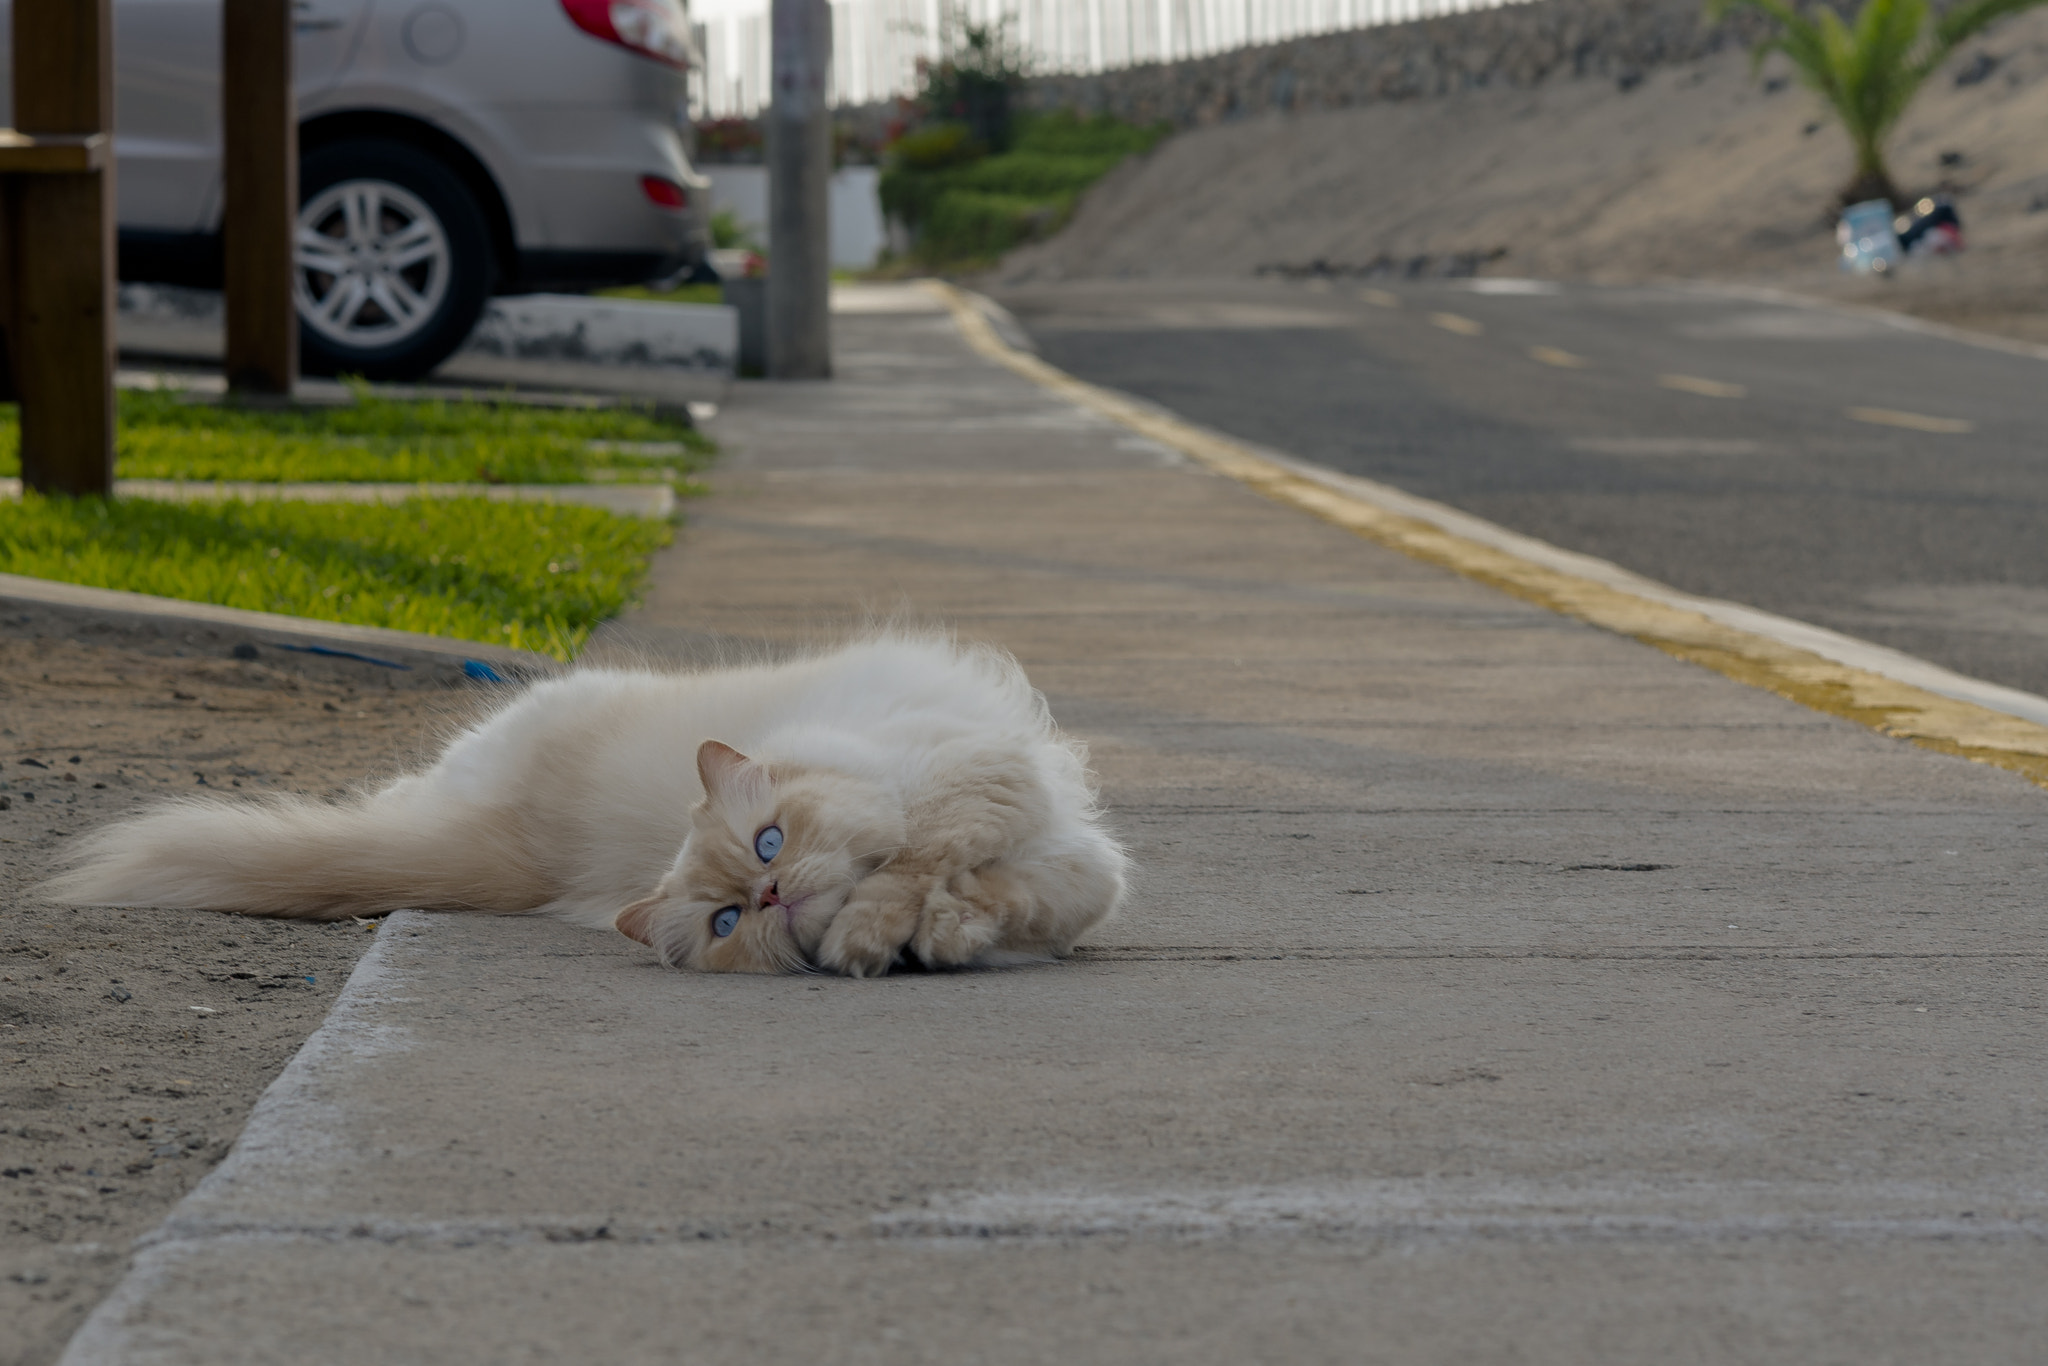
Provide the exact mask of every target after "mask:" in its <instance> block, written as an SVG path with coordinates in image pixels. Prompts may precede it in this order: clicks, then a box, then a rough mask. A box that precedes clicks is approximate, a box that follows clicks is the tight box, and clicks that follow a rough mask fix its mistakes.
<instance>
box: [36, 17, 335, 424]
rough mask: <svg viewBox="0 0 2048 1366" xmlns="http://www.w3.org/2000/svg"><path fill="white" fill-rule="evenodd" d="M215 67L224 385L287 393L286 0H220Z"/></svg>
mask: <svg viewBox="0 0 2048 1366" xmlns="http://www.w3.org/2000/svg"><path fill="white" fill-rule="evenodd" d="M17 3H20V0H17ZM220 70H221V82H220V89H221V131H222V136H223V145H222V149H221V152H222V158H221V180H222V185H221V190H222V193H221V203H222V215H221V246H222V250H223V256H224V262H223V265H224V267H225V269H224V271H223V278H222V284H223V285H224V287H225V293H226V303H227V323H228V336H227V366H226V368H227V378H228V387H229V388H230V389H232V390H234V391H236V392H238V393H247V394H287V395H288V394H290V393H291V391H292V382H293V380H295V379H297V378H298V373H299V314H298V308H297V306H296V305H295V304H294V303H293V301H292V237H293V233H294V231H295V230H296V227H297V224H298V216H299V118H298V107H297V104H296V103H295V101H294V99H293V96H292V6H291V0H226V2H225V3H224V4H223V5H222V7H221V63H220Z"/></svg>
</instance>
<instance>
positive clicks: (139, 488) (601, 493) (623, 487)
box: [0, 479, 676, 521]
mask: <svg viewBox="0 0 2048 1366" xmlns="http://www.w3.org/2000/svg"><path fill="white" fill-rule="evenodd" d="M114 496H115V497H116V498H147V499H150V500H153V501H155V502H160V503H203V502H212V501H216V500H232V501H236V502H243V503H277V502H295V503H381V504H384V505H385V506H387V507H388V506H392V505H395V504H398V503H403V502H405V501H406V500H407V499H409V498H482V499H484V500H485V501H486V502H491V503H567V504H573V505H576V506H579V507H594V508H603V509H604V510H605V511H606V512H614V513H617V514H618V515H619V516H621V517H647V518H651V519H654V520H657V521H659V520H665V519H667V518H669V517H672V516H674V515H675V510H676V491H675V490H674V489H673V488H671V487H670V486H669V485H667V484H341V483H322V484H270V483H261V482H257V481H248V480H238V481H225V480H218V481H208V482H204V483H202V482H199V481H196V480H189V479H116V480H115V481H114ZM19 497H21V480H19V479H0V498H19Z"/></svg>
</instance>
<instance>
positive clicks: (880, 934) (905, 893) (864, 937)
mask: <svg viewBox="0 0 2048 1366" xmlns="http://www.w3.org/2000/svg"><path fill="white" fill-rule="evenodd" d="M924 891H925V888H924V886H923V884H922V883H921V882H918V881H916V880H913V879H910V878H905V877H902V876H899V875H897V874H895V873H890V872H886V871H884V872H880V873H874V874H871V875H870V876H868V877H867V878H864V879H863V880H862V881H861V883H860V885H859V886H858V887H856V888H854V891H853V897H852V899H851V900H849V901H848V902H847V903H846V905H844V906H843V907H841V908H840V911H839V914H838V915H836V916H834V917H832V925H831V928H829V929H827V930H826V931H825V938H824V939H823V940H822V941H821V942H820V943H819V945H818V966H819V967H821V968H825V969H827V970H828V971H831V972H839V973H844V974H845V975H846V976H848V977H880V976H881V975H882V974H883V973H885V972H887V971H888V970H889V969H890V967H892V966H893V965H894V964H895V962H896V958H897V955H899V954H901V953H902V952H903V946H904V945H906V944H908V943H909V942H910V939H911V936H912V935H914V934H916V933H917V929H918V911H919V908H920V907H921V906H922V905H923V902H924Z"/></svg>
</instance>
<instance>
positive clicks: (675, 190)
mask: <svg viewBox="0 0 2048 1366" xmlns="http://www.w3.org/2000/svg"><path fill="white" fill-rule="evenodd" d="M640 192H641V193H642V194H644V195H646V196H647V197H648V198H649V199H651V200H653V201H654V202H655V203H656V204H659V205H660V206H661V207H662V208H664V209H687V208H689V207H690V196H689V192H688V191H686V190H684V189H683V187H682V186H680V185H678V184H676V183H675V182H674V181H673V180H663V179H662V178H661V177H660V176H658V175H644V176H641V177H640Z"/></svg>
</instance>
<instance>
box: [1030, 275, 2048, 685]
mask: <svg viewBox="0 0 2048 1366" xmlns="http://www.w3.org/2000/svg"><path fill="white" fill-rule="evenodd" d="M997 297H998V298H999V299H1000V300H1001V302H1002V303H1004V304H1005V305H1006V306H1008V307H1009V308H1010V309H1011V310H1012V311H1013V312H1014V313H1015V314H1016V315H1017V317H1018V319H1019V321H1020V322H1021V323H1023V325H1024V326H1025V328H1026V330H1027V331H1028V332H1029V333H1030V335H1031V336H1032V338H1033V339H1034V340H1035V341H1036V342H1037V344H1038V346H1039V347H1040V350H1041V352H1042V354H1043V355H1044V356H1045V358H1046V359H1047V360H1049V361H1051V362H1052V363H1054V364H1056V365H1059V366H1061V367H1062V368H1064V369H1066V370H1068V371H1070V372H1072V373H1074V374H1077V375H1080V376H1081V377H1083V378H1085V379H1088V380H1091V381H1093V382H1095V383H1098V384H1103V385H1108V386H1111V387H1113V388H1117V389H1122V390H1124V391H1126V392H1129V393H1134V394H1139V395H1142V396H1144V397H1146V398H1150V399H1152V400H1154V401H1156V402H1159V403H1161V404H1164V405H1166V406H1168V407H1170V408H1172V409H1173V410H1175V411H1176V412H1179V413H1181V414H1182V415H1184V416H1186V417H1189V418H1191V419H1194V420H1196V421H1199V422H1203V423H1206V424H1208V425H1210V426H1212V427H1215V428H1217V429H1219V430H1222V431H1225V432H1228V433H1231V434H1233V435H1235V436H1238V437H1240V438H1244V439H1247V440H1250V441H1255V442H1259V443H1262V444H1264V445H1268V446H1272V447H1275V448H1277V449H1280V450H1283V451H1286V452H1288V453H1290V454H1292V455H1296V456H1300V457H1302V458H1305V459H1309V460H1314V461H1318V462H1321V463H1323V464H1326V465H1329V466H1331V467H1333V468H1336V469H1340V470H1344V471H1346V472H1348V473H1352V474H1358V475H1364V476H1366V477H1369V478H1373V479H1379V480H1383V481H1385V482H1387V483H1390V484H1393V485H1396V486H1397V487H1400V488H1403V489H1406V490H1408V491H1410V492H1412V493H1417V494H1422V495H1424V496H1427V497H1431V498H1435V499H1439V500H1441V501H1443V502H1446V503H1449V504H1452V505H1454V506H1456V507H1460V508H1463V509H1465V510H1467V511H1469V512H1473V513H1476V514H1478V515H1480V516H1483V517H1487V518H1489V519H1491V520H1493V521H1496V522H1499V523H1501V524H1502V525H1505V526H1508V527H1511V528H1513V529H1514V530H1517V531H1520V532H1524V533H1526V534H1529V535H1533V536H1538V537H1541V538H1543V539H1544V540H1547V541H1550V542H1552V543H1553V544H1556V545H1561V546H1565V547H1568V548H1570V549H1573V550H1578V551H1582V552H1585V553H1588V554H1593V555H1598V556H1601V557H1602V558H1605V559H1608V560H1612V561H1614V562H1616V563H1618V564H1621V565H1623V566H1625V567H1626V568H1629V569H1632V570H1634V571H1636V572H1638V573H1641V574H1646V575H1649V576H1650V577H1652V578H1656V579H1660V580H1662V581H1664V582H1666V583H1670V584H1672V585H1674V586H1676V587H1679V588H1683V589H1685V590H1687V591H1690V592H1695V593H1702V594H1709V595H1712V596H1715V597H1721V598H1728V599H1732V600H1735V601H1738V602H1744V603H1748V604H1750V605H1753V606H1757V607H1761V608H1764V609H1766V610H1769V611H1773V612H1778V613H1781V614H1783V615H1786V616H1790V617H1795V618H1798V619H1800V620H1804V621H1810V622H1815V623H1818V624H1821V625H1825V626H1829V627H1833V628H1834V629H1836V630H1840V631H1844V632H1847V633H1849V634H1852V635H1856V636H1860V637H1862V638H1864V639H1867V640H1873V641H1877V642H1879V643H1881V644H1885V645H1889V646H1892V647H1894V648H1896V649H1901V650H1905V651H1908V652H1910V653H1912V654H1916V655H1920V656H1922V657H1923V658H1927V659H1932V660H1935V661H1937V662H1939V663H1941V664H1944V665H1947V666H1948V667H1950V668H1953V669H1956V670H1958V671H1960V672H1963V673H1967V674H1972V675H1975V676H1977V677H1981V678H1987V679H1991V680H1993V681H1995V682H1999V683H2004V684H2007V685H2009V686H2012V687H2019V688H2025V689H2028V690H2030V691H2033V692H2039V693H2048V395H2044V391H2048V360H2044V359H2042V358H2038V357H2035V356H2032V355H2023V354H2015V353H2012V352H2007V351H2000V350H1996V349H1991V348H1987V347H1982V346H1975V345H1970V344H1967V343H1965V342H1961V341H1955V340H1950V339H1947V338H1943V337H1939V336H1934V335H1929V334H1927V333H1923V332H1915V331H1910V330H1906V329H1903V328H1900V327H1898V326H1895V325H1892V324H1889V323H1887V322H1885V321H1883V320H1882V319H1877V318H1873V317H1869V316H1864V315H1858V314H1852V313H1848V312H1842V311H1835V310H1830V309H1824V308H1819V307H1806V306H1801V305H1797V304H1790V303H1785V302H1778V301H1772V300H1768V299H1764V298H1761V297H1744V296H1739V295H1735V294H1730V293H1722V292H1713V291H1709V290H1704V289H1690V288H1684V287H1677V286H1673V287H1658V288H1616V287H1597V286H1581V285H1570V286H1557V285H1549V284H1543V285H1537V284H1533V283H1529V282H1513V281H1486V282H1474V281H1441V282H1418V283H1398V284H1387V283H1382V282H1371V283H1369V284H1368V283H1364V282H1347V281H1323V282H1284V281H1279V280H1271V281H1266V280H1250V281H1248V280H1228V281H1180V282H1171V283H1166V282H1155V281H1116V282H1104V281H1085V282H1071V283H1064V284H1056V285H1038V286H1030V287H1025V288H1017V289H1010V290H1006V291H1000V292H998V294H997Z"/></svg>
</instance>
